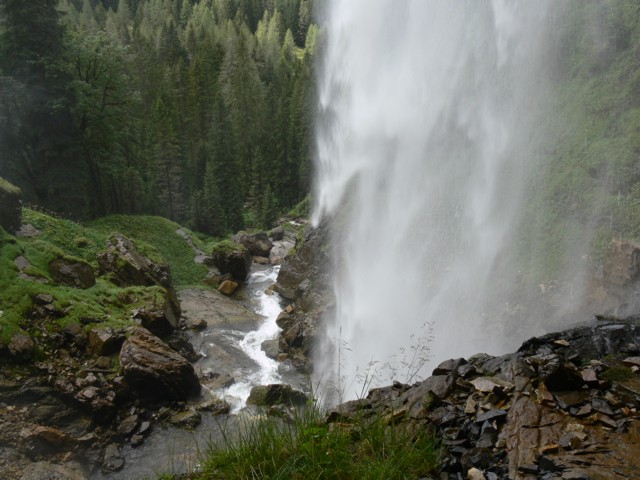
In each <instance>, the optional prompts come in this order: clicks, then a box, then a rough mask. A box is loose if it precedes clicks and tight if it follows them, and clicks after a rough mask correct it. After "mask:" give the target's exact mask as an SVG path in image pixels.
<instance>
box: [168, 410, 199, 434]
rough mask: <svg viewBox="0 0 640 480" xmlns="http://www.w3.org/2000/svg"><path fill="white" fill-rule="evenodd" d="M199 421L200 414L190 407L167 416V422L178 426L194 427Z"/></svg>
mask: <svg viewBox="0 0 640 480" xmlns="http://www.w3.org/2000/svg"><path fill="white" fill-rule="evenodd" d="M201 421H202V417H201V416H200V414H199V413H198V412H197V411H195V410H194V409H192V408H190V409H189V410H185V411H183V412H178V413H176V414H174V415H172V416H171V417H169V423H170V424H172V425H174V426H176V427H179V428H189V429H194V428H196V427H197V426H198V425H200V422H201Z"/></svg>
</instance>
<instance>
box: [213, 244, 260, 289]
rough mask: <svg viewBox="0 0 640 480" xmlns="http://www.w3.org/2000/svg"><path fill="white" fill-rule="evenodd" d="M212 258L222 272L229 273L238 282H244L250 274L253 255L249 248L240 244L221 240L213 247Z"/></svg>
mask: <svg viewBox="0 0 640 480" xmlns="http://www.w3.org/2000/svg"><path fill="white" fill-rule="evenodd" d="M211 259H212V261H213V263H214V265H215V266H216V267H217V268H218V270H220V273H222V274H223V275H224V274H226V273H228V274H230V275H231V276H232V277H233V278H234V280H237V281H238V282H244V281H245V279H246V278H247V276H248V275H249V269H250V268H251V261H252V256H251V253H250V252H249V250H247V249H246V248H245V247H244V246H242V245H240V244H237V243H235V244H234V243H231V242H221V243H220V244H218V245H217V246H216V247H215V248H214V249H213V252H212V253H211Z"/></svg>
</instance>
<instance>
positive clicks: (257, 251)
mask: <svg viewBox="0 0 640 480" xmlns="http://www.w3.org/2000/svg"><path fill="white" fill-rule="evenodd" d="M232 240H233V241H234V242H235V243H239V244H240V245H243V246H244V247H245V248H246V249H247V250H249V253H251V255H253V256H256V257H269V252H271V249H272V248H273V243H271V241H270V240H269V237H268V236H267V234H266V233H264V232H259V233H254V234H250V233H247V232H238V233H236V234H235V235H234V236H233V238H232Z"/></svg>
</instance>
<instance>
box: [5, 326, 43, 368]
mask: <svg viewBox="0 0 640 480" xmlns="http://www.w3.org/2000/svg"><path fill="white" fill-rule="evenodd" d="M7 349H8V350H9V355H10V356H11V359H12V360H13V361H14V362H16V363H26V362H29V361H31V360H32V359H33V357H34V356H35V353H36V344H35V342H34V341H33V339H32V338H31V337H30V336H28V335H23V334H22V333H18V334H16V335H14V336H13V337H12V338H11V340H10V341H9V345H8V346H7Z"/></svg>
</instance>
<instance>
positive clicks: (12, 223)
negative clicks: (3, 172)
mask: <svg viewBox="0 0 640 480" xmlns="http://www.w3.org/2000/svg"><path fill="white" fill-rule="evenodd" d="M21 224H22V192H21V191H20V189H19V188H18V187H16V186H15V185H12V184H11V183H9V182H7V181H6V180H5V179H4V178H1V177H0V227H2V228H4V229H5V230H6V231H7V232H9V233H11V234H13V233H14V232H16V231H17V230H18V229H19V228H20V225H21Z"/></svg>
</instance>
